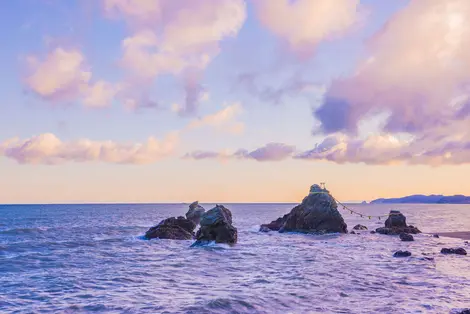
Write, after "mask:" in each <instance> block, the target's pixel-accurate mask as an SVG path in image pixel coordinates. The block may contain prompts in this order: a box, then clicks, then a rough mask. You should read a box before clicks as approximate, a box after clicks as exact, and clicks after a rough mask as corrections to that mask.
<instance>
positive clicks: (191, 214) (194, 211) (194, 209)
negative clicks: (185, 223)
mask: <svg viewBox="0 0 470 314" xmlns="http://www.w3.org/2000/svg"><path fill="white" fill-rule="evenodd" d="M205 211H206V210H205V209H204V207H202V206H201V205H199V202H198V201H195V202H193V203H191V204H190V205H189V210H188V212H187V213H186V219H188V220H191V221H192V222H194V224H195V225H196V226H197V225H198V224H199V222H200V221H201V216H202V215H203V214H204V213H205Z"/></svg>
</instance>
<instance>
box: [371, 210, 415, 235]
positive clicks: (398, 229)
mask: <svg viewBox="0 0 470 314" xmlns="http://www.w3.org/2000/svg"><path fill="white" fill-rule="evenodd" d="M375 231H377V233H380V234H388V235H399V234H400V233H409V234H418V233H421V231H420V230H419V229H418V228H416V227H414V226H411V225H410V226H407V225H406V217H405V216H404V215H403V214H402V213H400V211H399V210H391V211H390V216H389V217H388V218H387V220H386V221H385V227H381V228H377V229H375Z"/></svg>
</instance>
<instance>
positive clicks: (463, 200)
mask: <svg viewBox="0 0 470 314" xmlns="http://www.w3.org/2000/svg"><path fill="white" fill-rule="evenodd" d="M370 204H470V196H465V195H453V196H444V195H434V194H433V195H420V194H416V195H409V196H405V197H399V198H378V199H376V200H373V201H371V202H370Z"/></svg>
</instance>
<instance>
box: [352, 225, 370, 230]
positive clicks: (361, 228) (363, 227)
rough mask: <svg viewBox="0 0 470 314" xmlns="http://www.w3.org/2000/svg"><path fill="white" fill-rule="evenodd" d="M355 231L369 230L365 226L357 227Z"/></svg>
mask: <svg viewBox="0 0 470 314" xmlns="http://www.w3.org/2000/svg"><path fill="white" fill-rule="evenodd" d="M353 229H354V230H367V227H366V226H363V225H355V226H354V228H353Z"/></svg>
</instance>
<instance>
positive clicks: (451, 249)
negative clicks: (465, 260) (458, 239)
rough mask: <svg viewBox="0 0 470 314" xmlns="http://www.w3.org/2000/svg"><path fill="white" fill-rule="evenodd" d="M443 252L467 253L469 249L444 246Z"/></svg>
mask: <svg viewBox="0 0 470 314" xmlns="http://www.w3.org/2000/svg"><path fill="white" fill-rule="evenodd" d="M441 253H442V254H457V255H467V251H465V249H464V248H461V247H460V248H450V249H448V248H443V249H442V250H441Z"/></svg>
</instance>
